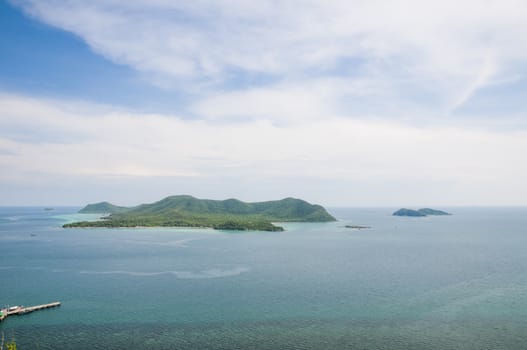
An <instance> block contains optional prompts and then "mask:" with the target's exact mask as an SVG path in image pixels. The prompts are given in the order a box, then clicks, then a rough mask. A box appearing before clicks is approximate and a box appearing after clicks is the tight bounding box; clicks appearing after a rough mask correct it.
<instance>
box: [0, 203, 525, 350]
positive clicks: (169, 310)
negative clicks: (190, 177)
mask: <svg viewBox="0 0 527 350" xmlns="http://www.w3.org/2000/svg"><path fill="white" fill-rule="evenodd" d="M77 209H78V208H56V209H55V210H53V211H44V210H43V208H5V207H4V208H0V305H19V304H23V305H34V304H42V303H48V302H52V301H61V302H62V306H61V307H59V308H55V309H49V310H43V311H38V312H34V313H31V314H27V315H23V316H11V317H9V318H8V319H6V320H5V321H3V322H1V323H0V332H1V333H3V335H4V338H5V340H6V341H11V342H15V343H16V344H17V349H18V350H23V349H90V350H93V349H130V350H134V349H405V350H408V349H419V350H422V349H442V350H445V349H478V350H480V349H514V350H517V349H527V208H445V209H448V210H450V211H451V212H453V213H454V215H453V216H448V217H426V218H404V217H393V216H391V215H390V214H391V212H392V211H393V210H394V209H396V208H375V209H368V208H363V209H361V208H356V209H344V208H339V209H330V211H331V212H332V213H333V214H334V215H335V216H336V217H338V218H339V221H338V222H333V223H317V224H298V223H290V224H285V225H284V226H285V227H286V229H287V230H286V231H285V232H273V233H268V232H246V233H233V232H219V231H213V230H204V229H143V228H138V229H62V228H61V225H62V224H63V223H65V222H68V221H72V220H75V219H78V218H79V217H82V215H79V214H75V211H76V210H77ZM442 209H443V208H442ZM350 223H351V224H357V225H367V226H371V227H372V228H371V229H368V230H353V229H348V228H345V227H344V225H345V224H350Z"/></svg>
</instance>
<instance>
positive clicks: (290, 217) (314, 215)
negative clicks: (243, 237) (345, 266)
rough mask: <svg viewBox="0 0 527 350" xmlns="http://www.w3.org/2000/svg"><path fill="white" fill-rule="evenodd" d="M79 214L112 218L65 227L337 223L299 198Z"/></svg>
mask: <svg viewBox="0 0 527 350" xmlns="http://www.w3.org/2000/svg"><path fill="white" fill-rule="evenodd" d="M79 212H81V213H101V214H105V213H110V215H109V216H107V217H105V218H104V220H100V221H83V222H75V223H71V224H66V225H64V227H136V226H174V227H177V226H179V227H211V228H215V229H225V230H227V229H228V230H260V231H281V230H283V228H282V227H279V226H276V225H273V224H272V222H276V221H280V222H286V221H295V222H326V221H335V218H334V217H333V216H331V215H330V214H329V213H328V212H327V211H326V209H324V208H323V207H322V206H320V205H315V204H310V203H308V202H306V201H304V200H301V199H296V198H285V199H282V200H277V201H268V202H257V203H246V202H242V201H240V200H238V199H227V200H223V201H218V200H210V199H198V198H195V197H192V196H187V195H180V196H170V197H167V198H164V199H162V200H160V201H158V202H155V203H150V204H141V205H138V206H135V207H130V208H127V207H118V206H115V205H113V204H110V203H107V202H102V203H97V204H90V205H87V206H86V207H84V208H83V209H81V210H80V211H79Z"/></svg>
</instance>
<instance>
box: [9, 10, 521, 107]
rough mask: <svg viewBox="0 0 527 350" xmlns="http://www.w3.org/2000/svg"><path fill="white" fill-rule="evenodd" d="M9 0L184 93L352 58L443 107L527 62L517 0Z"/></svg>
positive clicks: (326, 67) (317, 69)
mask: <svg viewBox="0 0 527 350" xmlns="http://www.w3.org/2000/svg"><path fill="white" fill-rule="evenodd" d="M15 3H16V4H19V5H20V6H22V7H23V8H24V9H25V10H26V11H27V12H28V13H30V14H32V15H33V16H35V17H36V18H38V19H40V20H42V21H44V22H46V23H49V24H51V25H54V26H57V27H59V28H63V29H65V30H68V31H71V32H73V33H75V34H76V35H78V36H79V37H81V38H82V39H83V40H85V41H86V42H87V43H88V44H89V45H90V46H91V47H92V49H93V50H94V51H96V52H98V53H100V54H102V55H104V56H105V57H107V58H108V59H110V60H112V61H114V62H117V63H120V64H126V65H129V66H131V67H133V68H135V69H137V70H139V71H142V72H147V73H148V74H151V75H152V77H153V80H155V81H156V82H162V84H163V85H170V84H169V83H167V81H169V80H171V81H173V82H178V83H179V84H182V85H184V86H185V88H186V89H191V87H190V86H189V82H193V83H196V82H200V83H203V82H216V83H217V82H220V86H221V82H225V81H226V80H228V79H229V77H230V76H231V74H233V73H232V71H233V70H234V71H237V72H241V73H238V74H247V73H262V74H269V75H273V76H277V77H278V78H279V80H281V79H286V80H290V79H292V80H296V81H297V82H298V84H299V85H301V84H303V83H304V82H305V81H306V80H305V79H306V77H307V79H311V78H310V76H312V75H313V74H315V75H316V74H323V75H326V76H327V75H328V74H329V75H332V74H337V75H341V76H342V75H346V74H344V73H343V72H341V71H339V70H338V69H337V68H338V67H340V66H341V65H342V64H343V63H342V62H344V61H345V60H347V59H350V58H351V59H356V60H358V61H359V62H362V63H361V64H358V65H356V66H355V68H354V69H356V70H358V72H355V75H354V74H352V75H351V76H349V77H347V79H348V80H349V81H350V83H352V82H353V81H354V80H355V79H356V76H357V75H358V76H359V77H360V79H361V80H362V81H369V82H370V83H369V84H370V85H371V86H375V85H377V84H381V85H385V82H389V83H388V84H387V85H389V86H390V87H391V89H392V90H391V92H390V94H395V93H398V92H401V91H404V90H405V89H407V90H409V91H408V93H407V96H406V98H407V99H410V100H413V101H412V102H414V103H416V104H419V103H420V101H419V97H418V96H416V94H415V90H418V91H419V90H427V91H429V93H430V94H432V95H433V97H434V98H435V99H436V100H437V102H436V103H433V104H430V105H429V106H428V107H429V111H435V110H438V109H441V110H442V111H443V112H444V113H448V112H449V111H451V110H452V109H455V108H457V107H459V106H461V105H462V104H464V103H465V102H466V101H467V100H469V99H470V98H471V96H473V95H474V93H476V92H477V90H478V89H480V88H482V87H484V86H486V85H487V84H492V83H493V81H503V80H504V79H508V78H510V77H511V76H516V75H517V74H518V66H523V65H524V64H523V62H524V61H525V59H526V58H527V35H525V34H526V33H527V21H525V18H527V3H526V2H525V1H523V0H462V1H459V0H443V1H422V0H399V1H389V0H354V1H340V0H328V1H310V0H304V1H299V0H288V1H275V0H262V1H245V0H223V1H218V0H200V1H191V2H188V1H185V2H180V1H164V0H156V1H146V0H132V1H125V2H123V1H114V0H94V1H89V2H86V1H80V0H73V1H59V0H38V1H37V0H19V1H15ZM339 65H340V66H339ZM341 68H342V67H341ZM334 69H337V71H338V73H328V71H331V70H334ZM343 78H345V77H341V79H343ZM182 82H183V83H182ZM178 83H175V84H178ZM254 85H256V86H255V87H258V83H254ZM385 92H386V91H385V90H384V89H379V91H377V94H378V95H377V96H378V98H379V99H382V98H386V95H385ZM257 105H259V104H257ZM315 108H316V106H315ZM293 112H296V111H293Z"/></svg>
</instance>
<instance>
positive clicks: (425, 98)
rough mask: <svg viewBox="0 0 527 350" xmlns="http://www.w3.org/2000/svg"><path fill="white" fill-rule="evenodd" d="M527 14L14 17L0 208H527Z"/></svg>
mask: <svg viewBox="0 0 527 350" xmlns="http://www.w3.org/2000/svg"><path fill="white" fill-rule="evenodd" d="M526 16H527V5H526V4H524V3H523V2H522V1H517V0H505V1H496V0H491V1H481V0H464V1H461V2H460V1H453V0H445V1H442V2H434V1H417V0H398V1H382V0H374V1H363V0H354V1H337V0H330V1H325V2H317V1H308V0H303V1H297V0H287V1H281V2H275V1H271V0H268V1H266V0H264V1H260V2H258V3H255V2H247V1H242V0H229V1H227V0H225V1H212V0H210V1H209V0H199V1H194V2H191V3H189V2H179V1H168V0H155V1H146V0H131V1H127V2H124V3H123V2H118V1H114V0H94V1H90V2H85V1H76V0H73V1H59V0H39V1H36V0H13V1H7V2H6V1H0V33H1V34H0V47H1V51H0V53H1V54H0V167H1V168H2V172H1V174H0V205H31V204H42V205H48V204H49V205H60V204H64V205H81V204H83V203H85V202H89V201H98V200H111V201H114V202H116V203H117V204H133V203H137V202H145V201H153V200H156V199H159V198H161V197H163V196H165V195H170V194H178V193H188V194H194V195H197V196H200V197H209V198H227V197H239V198H240V199H244V200H266V199H273V198H280V197H286V196H296V197H302V198H305V199H307V200H311V201H315V202H319V203H321V204H326V205H338V206H346V205H350V206H361V205H365V206H402V205H527V200H526V199H525V198H527V186H525V185H524V184H523V181H522V179H523V178H525V177H526V176H527V165H525V163H526V162H524V158H525V157H524V154H525V151H527V137H526V136H527V119H526V113H527V107H526V104H525V102H524V101H525V96H526V94H527V75H526V73H527V64H526V62H527V36H525V35H524V33H525V32H526V31H527V24H525V21H524V18H526Z"/></svg>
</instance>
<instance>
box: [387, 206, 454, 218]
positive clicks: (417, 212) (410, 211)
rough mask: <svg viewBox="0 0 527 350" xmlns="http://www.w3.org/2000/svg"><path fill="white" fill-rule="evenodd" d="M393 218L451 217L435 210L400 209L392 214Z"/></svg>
mask: <svg viewBox="0 0 527 350" xmlns="http://www.w3.org/2000/svg"><path fill="white" fill-rule="evenodd" d="M393 215H395V216H415V217H418V216H428V215H451V214H449V213H447V212H445V211H441V210H436V209H430V208H422V209H419V210H413V209H407V208H401V209H399V210H397V211H396V212H395V213H393Z"/></svg>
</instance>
